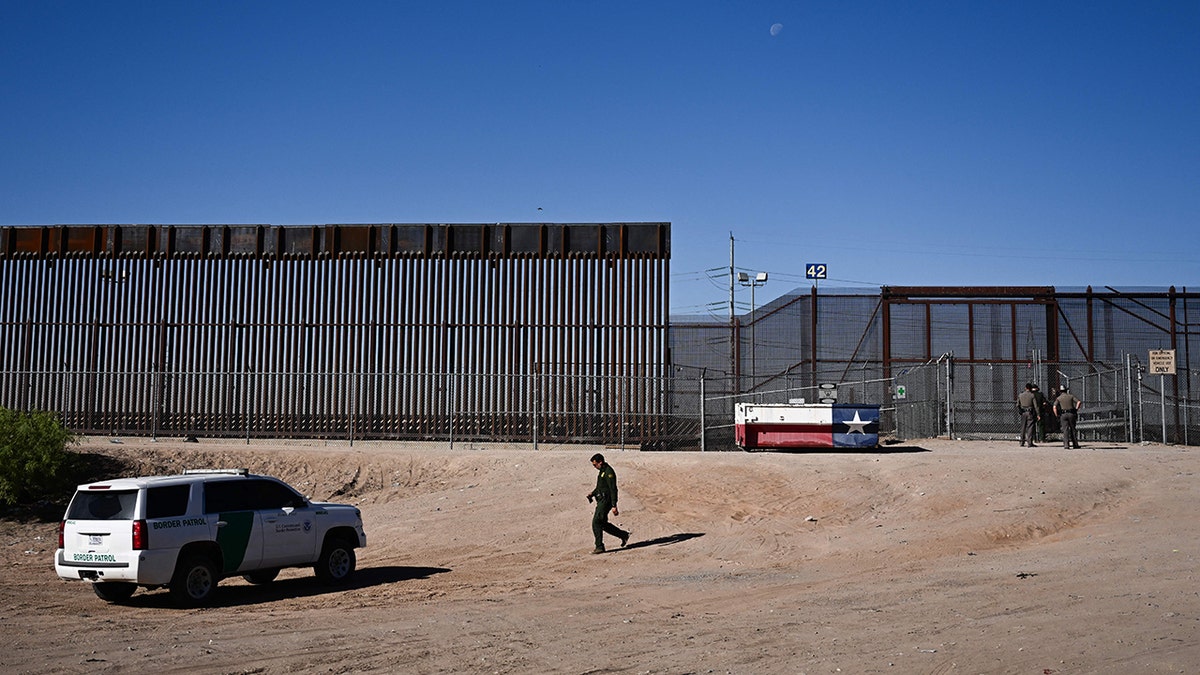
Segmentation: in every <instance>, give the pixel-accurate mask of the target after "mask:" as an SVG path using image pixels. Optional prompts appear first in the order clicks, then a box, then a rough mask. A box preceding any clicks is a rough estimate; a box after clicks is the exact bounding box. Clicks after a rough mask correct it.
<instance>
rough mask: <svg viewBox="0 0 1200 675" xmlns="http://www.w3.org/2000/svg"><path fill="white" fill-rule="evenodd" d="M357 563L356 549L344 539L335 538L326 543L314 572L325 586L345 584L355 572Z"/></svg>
mask: <svg viewBox="0 0 1200 675" xmlns="http://www.w3.org/2000/svg"><path fill="white" fill-rule="evenodd" d="M355 562H356V560H355V557H354V547H352V546H351V545H350V544H348V543H346V540H344V539H339V538H333V539H330V540H328V541H326V542H325V546H324V547H323V548H322V549H321V557H319V558H317V564H316V565H314V566H313V571H314V572H316V574H317V579H319V580H320V581H321V583H323V584H329V585H336V584H343V583H345V582H346V580H347V579H349V578H350V575H351V574H352V573H353V572H354V565H355Z"/></svg>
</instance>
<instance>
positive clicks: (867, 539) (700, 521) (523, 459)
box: [0, 438, 1200, 675]
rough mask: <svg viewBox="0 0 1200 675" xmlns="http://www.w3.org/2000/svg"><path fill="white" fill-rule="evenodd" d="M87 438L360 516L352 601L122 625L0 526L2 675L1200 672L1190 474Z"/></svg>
mask: <svg viewBox="0 0 1200 675" xmlns="http://www.w3.org/2000/svg"><path fill="white" fill-rule="evenodd" d="M120 440H121V441H122V442H121V443H119V444H118V443H113V442H111V441H110V439H107V438H99V439H90V440H87V441H86V442H85V443H84V444H83V445H81V446H80V447H79V450H80V451H81V452H88V453H99V454H105V455H111V456H115V457H119V458H122V459H125V460H127V461H129V462H132V463H133V464H134V468H135V470H136V472H138V473H163V472H174V471H175V470H177V469H181V468H185V467H194V466H247V467H250V468H251V469H253V470H254V471H256V472H259V473H267V474H272V475H276V476H279V477H281V478H283V479H284V480H287V481H288V482H290V483H292V484H293V485H295V486H297V487H299V488H300V489H301V490H302V491H305V492H307V493H308V494H310V495H311V496H312V497H314V498H317V499H332V500H334V501H344V502H350V503H355V504H358V505H360V506H361V507H362V511H363V514H364V519H365V521H366V527H367V533H368V538H369V541H368V547H367V548H366V549H363V550H361V551H360V552H359V553H360V555H359V570H358V572H357V575H356V577H355V579H354V582H353V583H352V584H351V585H350V586H348V587H343V588H337V589H329V588H326V587H322V586H319V585H317V584H316V582H315V581H314V579H313V577H312V572H311V570H287V571H285V572H284V573H283V574H282V575H281V576H280V579H279V580H277V581H276V582H275V583H274V584H271V585H269V586H265V587H258V586H250V585H248V584H246V583H245V582H243V581H242V580H241V579H240V578H239V579H229V580H225V581H223V582H222V584H221V587H220V589H219V596H218V598H217V602H216V605H215V606H213V607H210V608H206V609H199V610H180V609H175V608H173V607H171V606H170V605H169V603H168V602H167V595H166V592H165V591H164V590H153V591H139V592H138V593H137V594H136V595H134V596H133V598H132V599H131V600H130V602H129V603H128V604H127V605H124V606H120V605H108V604H106V603H104V602H102V601H101V600H100V599H99V598H97V597H96V596H95V595H93V594H92V592H91V590H90V589H89V588H88V587H87V586H86V585H85V584H84V583H82V582H67V581H60V580H59V579H58V578H57V577H56V576H55V574H54V569H53V565H52V556H53V554H54V547H55V541H56V528H57V522H56V521H49V522H47V521H39V520H36V519H30V518H24V519H14V518H9V519H6V520H2V521H0V565H2V568H0V569H2V570H3V583H2V584H0V631H2V632H0V634H2V635H3V639H4V641H5V642H7V643H8V644H7V645H6V647H5V648H4V649H2V650H0V671H2V672H4V673H25V672H29V673H45V672H88V673H96V672H156V673H174V672H197V671H199V672H212V673H291V672H304V673H309V672H327V673H341V672H409V673H436V672H454V673H459V672H465V673H535V672H565V673H605V672H614V673H626V672H627V673H789V674H791V673H838V672H841V673H1036V674H1040V675H1047V674H1050V673H1122V674H1124V673H1194V672H1200V579H1198V573H1197V562H1198V561H1200V517H1198V515H1197V514H1198V513H1200V481H1198V474H1200V451H1197V450H1196V449H1188V448H1178V447H1164V446H1153V445H1150V446H1122V445H1111V444H1109V445H1101V446H1092V447H1085V448H1083V449H1082V450H1062V449H1060V448H1055V447H1047V446H1043V447H1039V448H1036V449H1025V448H1020V447H1018V446H1017V444H1016V443H1015V442H1013V443H992V442H954V441H948V440H928V441H922V442H918V443H912V444H908V445H903V446H893V447H888V448H884V449H882V450H880V451H871V452H857V453H824V452H822V453H797V454H776V453H753V454H745V453H711V452H710V453H703V454H701V453H695V452H692V453H646V452H637V451H633V450H630V451H621V450H619V449H614V450H605V452H606V454H607V456H608V458H609V460H610V462H611V464H612V465H613V466H614V468H615V469H616V470H617V473H618V477H619V480H620V485H621V500H620V506H621V515H620V517H618V518H615V519H614V522H617V523H619V524H620V525H622V526H624V527H626V528H631V529H632V530H633V533H634V538H633V539H632V540H631V541H630V544H629V547H628V548H625V549H621V548H620V547H619V544H618V543H617V542H616V541H614V540H610V546H609V552H608V553H606V554H604V555H590V551H591V548H592V545H591V533H590V527H589V522H590V515H591V508H590V505H589V504H588V503H587V502H586V500H585V499H584V495H585V493H587V492H588V491H589V490H590V489H591V488H592V486H593V485H594V483H595V470H594V469H592V467H591V466H590V464H589V463H588V461H587V460H588V457H589V456H590V454H591V452H592V451H594V450H595V448H581V447H563V446H558V447H545V446H543V447H541V448H539V449H538V450H533V449H531V448H514V447H507V448H503V447H502V448H496V447H491V448H480V447H477V446H475V447H472V446H467V445H463V444H458V445H456V446H455V448H454V449H450V448H447V447H445V446H444V445H443V446H439V447H419V446H413V445H404V444H398V443H397V444H393V443H378V444H376V443H356V444H354V446H353V447H350V446H348V445H346V444H344V443H340V444H328V445H326V444H322V443H319V442H315V443H308V444H302V443H296V442H291V443H286V444H282V443H277V444H271V443H266V442H255V443H253V444H246V443H244V442H241V443H239V442H235V441H225V442H218V441H211V442H201V443H200V444H199V445H197V444H185V443H182V442H176V441H160V442H158V443H150V442H149V441H148V440H145V439H141V440H139V439H128V438H126V439H120Z"/></svg>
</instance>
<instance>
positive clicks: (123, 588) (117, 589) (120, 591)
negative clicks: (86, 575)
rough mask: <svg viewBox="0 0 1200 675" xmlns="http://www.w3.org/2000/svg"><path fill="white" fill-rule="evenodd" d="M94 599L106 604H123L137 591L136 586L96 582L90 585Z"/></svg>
mask: <svg viewBox="0 0 1200 675" xmlns="http://www.w3.org/2000/svg"><path fill="white" fill-rule="evenodd" d="M92 590H93V591H95V592H96V597H98V598H100V599H101V600H104V601H106V602H125V601H126V600H128V599H129V596H131V595H133V592H134V591H136V590H137V584H132V583H129V582H128V581H97V582H96V583H94V584H92Z"/></svg>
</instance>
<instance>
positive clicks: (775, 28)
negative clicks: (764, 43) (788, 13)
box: [771, 23, 783, 37]
mask: <svg viewBox="0 0 1200 675" xmlns="http://www.w3.org/2000/svg"><path fill="white" fill-rule="evenodd" d="M782 32H783V24H781V23H773V24H771V37H775V36H776V35H779V34H780V33H782Z"/></svg>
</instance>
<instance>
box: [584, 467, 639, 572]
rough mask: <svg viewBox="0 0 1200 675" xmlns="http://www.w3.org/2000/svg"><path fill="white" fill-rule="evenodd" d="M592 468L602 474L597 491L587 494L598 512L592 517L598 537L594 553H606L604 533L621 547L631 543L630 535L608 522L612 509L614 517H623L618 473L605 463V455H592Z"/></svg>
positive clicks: (597, 478)
mask: <svg viewBox="0 0 1200 675" xmlns="http://www.w3.org/2000/svg"><path fill="white" fill-rule="evenodd" d="M592 466H594V467H596V470H597V471H599V472H600V475H598V476H597V477H596V489H595V490H592V491H591V492H589V493H588V494H587V499H588V501H589V502H590V501H592V500H595V502H596V512H595V513H594V514H593V515H592V534H593V535H595V537H596V548H595V549H593V550H592V553H604V533H605V532H607V533H609V534H611V535H612V536H614V537H616V538H617V539H620V540H621V546H624V545H625V544H627V543H629V533H628V532H626V531H625V530H622V529H621V528H619V527H617V526H616V525H613V524H612V523H610V522H608V510H609V509H612V514H613V515H614V516H619V515H621V512H620V511H618V510H617V472H616V471H613V468H612V467H611V466H609V465H608V463H607V462H605V461H604V455H601V454H600V453H596V454H594V455H592Z"/></svg>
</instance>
